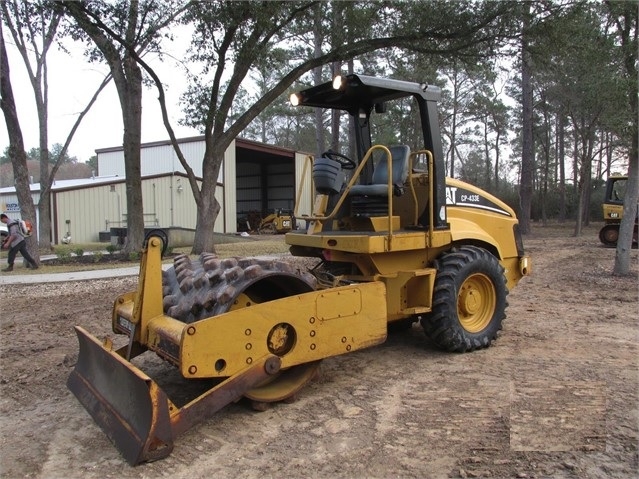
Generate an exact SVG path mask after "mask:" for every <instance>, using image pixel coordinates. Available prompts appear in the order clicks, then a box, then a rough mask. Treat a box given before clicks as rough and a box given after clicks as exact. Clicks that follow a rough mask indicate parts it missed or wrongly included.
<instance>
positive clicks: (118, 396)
mask: <svg viewBox="0 0 639 479" xmlns="http://www.w3.org/2000/svg"><path fill="white" fill-rule="evenodd" d="M75 330H76V333H77V335H78V342H79V346H80V351H79V355H78V361H77V363H76V366H75V369H74V370H73V372H72V373H71V375H70V376H69V379H68V381H67V387H68V388H69V389H70V390H71V392H73V394H74V395H75V396H76V397H77V398H78V400H79V401H80V403H82V405H83V406H84V407H85V409H86V410H87V411H88V412H89V414H91V416H92V417H93V419H94V420H95V422H96V423H97V424H98V425H99V426H100V427H101V428H102V430H103V431H104V432H105V433H106V435H107V436H108V438H109V439H110V440H111V442H113V444H114V445H115V446H116V447H117V449H118V450H119V451H120V453H121V454H122V456H123V457H124V458H125V459H126V461H127V462H128V463H129V464H131V465H132V466H133V465H136V464H139V463H141V462H146V461H155V460H157V459H162V458H164V457H166V456H168V455H169V454H171V451H172V450H173V432H172V429H171V420H170V415H169V400H168V398H167V396H166V394H165V393H164V392H163V391H162V390H161V389H160V388H159V386H158V385H157V384H156V383H155V382H154V381H153V380H152V379H151V378H150V377H149V376H147V375H146V374H144V373H143V372H142V371H140V370H139V369H138V368H136V367H135V366H134V365H132V364H131V363H129V362H128V361H126V360H125V359H123V358H122V357H121V356H119V355H118V354H117V353H115V352H113V351H110V350H108V349H105V347H104V346H103V345H102V344H101V343H100V342H99V341H98V340H97V339H96V338H94V337H93V336H92V335H91V334H89V333H88V332H87V331H85V330H84V329H83V328H81V327H79V326H76V327H75Z"/></svg>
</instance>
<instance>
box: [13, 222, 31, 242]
mask: <svg viewBox="0 0 639 479" xmlns="http://www.w3.org/2000/svg"><path fill="white" fill-rule="evenodd" d="M16 223H18V232H19V233H20V234H21V235H22V236H24V237H25V238H28V237H29V236H31V233H32V232H33V224H31V221H29V220H16Z"/></svg>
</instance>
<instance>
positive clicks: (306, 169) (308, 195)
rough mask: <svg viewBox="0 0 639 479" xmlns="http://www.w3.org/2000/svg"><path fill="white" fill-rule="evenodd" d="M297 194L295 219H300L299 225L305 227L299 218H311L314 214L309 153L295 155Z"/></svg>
mask: <svg viewBox="0 0 639 479" xmlns="http://www.w3.org/2000/svg"><path fill="white" fill-rule="evenodd" d="M295 188H296V189H295V193H296V198H295V202H296V205H297V207H296V210H295V217H296V218H298V225H299V226H300V227H304V226H305V224H304V222H300V220H299V218H302V217H303V216H304V215H308V216H310V214H311V213H312V212H313V198H314V194H315V192H314V191H313V183H312V166H311V161H310V156H309V155H308V154H307V153H295Z"/></svg>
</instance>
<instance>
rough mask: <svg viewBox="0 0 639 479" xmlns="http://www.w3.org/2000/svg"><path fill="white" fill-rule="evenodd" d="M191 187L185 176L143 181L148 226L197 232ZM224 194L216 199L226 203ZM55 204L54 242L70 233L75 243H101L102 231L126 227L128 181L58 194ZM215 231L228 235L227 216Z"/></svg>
mask: <svg viewBox="0 0 639 479" xmlns="http://www.w3.org/2000/svg"><path fill="white" fill-rule="evenodd" d="M198 185H199V183H198ZM190 188H191V187H190V185H189V183H188V180H187V178H186V176H183V175H171V174H165V175H159V176H151V177H147V178H143V179H142V201H143V214H144V224H145V226H146V227H153V226H158V227H160V228H169V227H171V226H179V227H182V228H187V229H195V225H196V222H197V207H196V204H195V200H194V198H193V194H192V192H191V189H190ZM223 194H224V189H223V188H221V187H218V191H216V199H217V200H218V201H220V202H221V203H222V204H223ZM53 204H54V208H53V209H54V219H53V225H52V226H53V229H54V243H59V242H60V240H61V239H62V238H63V237H64V236H65V234H66V233H67V231H69V232H70V233H71V238H72V242H73V243H91V242H97V241H98V240H99V236H100V232H101V231H110V228H112V227H126V215H127V205H126V185H125V182H124V179H122V180H120V181H117V182H112V183H110V184H105V185H98V186H91V187H87V188H77V189H73V190H64V191H56V192H54V199H53ZM67 220H68V221H69V223H67ZM214 231H215V232H219V233H222V232H224V221H223V215H220V216H219V217H218V219H217V221H216V223H215V227H214Z"/></svg>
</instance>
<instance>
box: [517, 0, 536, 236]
mask: <svg viewBox="0 0 639 479" xmlns="http://www.w3.org/2000/svg"><path fill="white" fill-rule="evenodd" d="M522 7H523V30H522V36H521V94H522V116H523V118H522V147H521V179H520V184H519V201H520V209H521V211H520V214H519V226H520V229H521V232H522V233H523V234H526V233H530V229H531V228H530V212H531V207H532V193H533V173H534V171H533V170H534V156H533V89H532V58H531V54H530V51H529V49H528V29H529V27H530V4H528V3H526V4H523V5H522Z"/></svg>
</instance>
